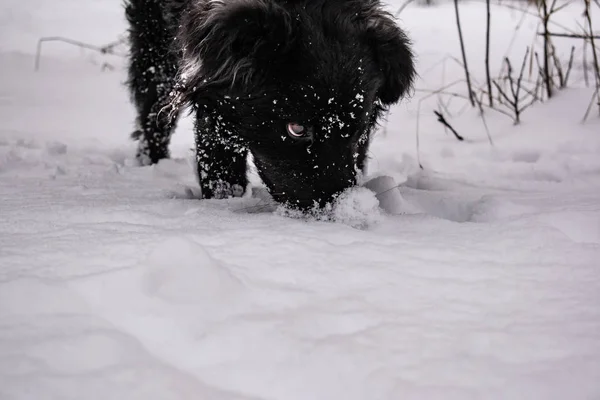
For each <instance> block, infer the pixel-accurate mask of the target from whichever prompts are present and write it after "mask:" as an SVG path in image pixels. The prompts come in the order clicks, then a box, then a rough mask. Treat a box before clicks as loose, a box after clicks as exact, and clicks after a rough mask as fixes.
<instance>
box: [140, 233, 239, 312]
mask: <svg viewBox="0 0 600 400" xmlns="http://www.w3.org/2000/svg"><path fill="white" fill-rule="evenodd" d="M142 264H143V265H144V266H147V268H148V270H147V272H146V275H145V279H144V286H145V289H146V293H147V294H148V295H150V296H156V297H158V298H161V299H162V300H165V301H168V302H171V303H190V302H195V301H204V300H205V298H215V297H218V296H220V295H223V294H224V293H228V292H230V293H236V292H239V291H240V290H241V288H240V286H241V283H240V281H239V280H238V279H237V278H236V277H235V276H234V275H232V274H231V273H230V272H229V271H228V269H227V268H226V267H225V266H224V265H221V263H219V262H218V261H216V260H215V259H213V258H212V257H211V256H210V255H209V254H208V253H207V252H206V250H205V249H204V247H202V246H201V245H199V244H197V243H195V242H193V241H191V240H187V239H184V238H172V239H169V240H167V241H165V242H164V243H161V244H160V245H159V246H157V247H156V248H155V249H154V250H153V251H152V252H151V253H150V255H149V256H148V258H147V259H146V260H145V261H144V262H143V263H142Z"/></svg>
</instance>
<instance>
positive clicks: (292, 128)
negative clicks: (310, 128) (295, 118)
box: [287, 122, 306, 138]
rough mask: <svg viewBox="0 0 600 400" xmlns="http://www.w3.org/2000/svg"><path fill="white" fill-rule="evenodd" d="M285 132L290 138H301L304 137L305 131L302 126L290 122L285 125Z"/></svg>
mask: <svg viewBox="0 0 600 400" xmlns="http://www.w3.org/2000/svg"><path fill="white" fill-rule="evenodd" d="M287 131H288V133H289V134H290V136H291V137H294V138H301V137H303V136H304V135H305V133H306V129H304V127H303V126H302V125H299V124H296V123H294V122H290V123H289V124H287Z"/></svg>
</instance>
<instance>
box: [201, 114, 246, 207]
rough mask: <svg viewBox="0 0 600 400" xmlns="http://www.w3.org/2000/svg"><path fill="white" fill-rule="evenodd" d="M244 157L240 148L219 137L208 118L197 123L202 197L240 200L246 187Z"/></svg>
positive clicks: (220, 134)
mask: <svg viewBox="0 0 600 400" xmlns="http://www.w3.org/2000/svg"><path fill="white" fill-rule="evenodd" d="M247 154H248V150H247V148H246V147H245V146H244V145H243V144H241V143H240V142H239V141H237V140H235V139H233V138H231V137H227V135H225V134H223V133H222V132H221V131H220V129H219V127H218V126H217V125H216V124H213V123H211V119H210V118H203V119H202V120H200V119H199V122H197V126H196V160H197V163H198V180H199V182H200V188H201V189H202V197H203V198H205V199H212V198H215V199H223V198H229V197H241V196H243V194H244V192H245V190H246V185H247V184H248V177H247V175H246V158H247Z"/></svg>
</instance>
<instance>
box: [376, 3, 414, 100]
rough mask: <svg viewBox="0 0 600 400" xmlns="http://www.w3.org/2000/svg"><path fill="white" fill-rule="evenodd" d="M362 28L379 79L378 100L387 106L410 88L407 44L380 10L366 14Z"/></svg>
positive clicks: (411, 63) (410, 58) (411, 70)
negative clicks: (380, 83) (380, 80)
mask: <svg viewBox="0 0 600 400" xmlns="http://www.w3.org/2000/svg"><path fill="white" fill-rule="evenodd" d="M365 29H366V37H367V41H368V43H369V45H370V46H371V49H372V51H373V53H374V57H375V62H376V63H377V65H378V67H379V70H380V71H381V76H382V79H383V82H382V85H381V87H380V88H379V92H378V97H379V99H380V100H381V102H382V103H383V104H384V105H391V104H393V103H396V102H397V101H398V100H400V98H401V97H403V96H404V95H405V94H406V93H407V92H408V90H410V89H411V88H412V85H413V81H414V78H415V68H414V60H413V59H414V56H413V53H412V50H411V48H410V41H409V39H408V37H407V36H406V34H405V33H404V32H403V31H402V30H401V29H400V28H399V27H398V26H397V25H396V23H395V22H394V20H393V19H392V17H391V15H389V14H387V13H384V12H382V11H379V12H376V13H374V14H371V15H370V17H369V18H368V19H367V21H366V28H365Z"/></svg>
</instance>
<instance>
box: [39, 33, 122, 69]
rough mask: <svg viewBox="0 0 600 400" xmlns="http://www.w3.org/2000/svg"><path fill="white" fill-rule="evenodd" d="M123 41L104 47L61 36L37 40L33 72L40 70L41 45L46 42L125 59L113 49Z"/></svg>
mask: <svg viewBox="0 0 600 400" xmlns="http://www.w3.org/2000/svg"><path fill="white" fill-rule="evenodd" d="M123 41H124V39H119V40H117V41H114V42H111V43H109V44H107V45H104V46H96V45H93V44H89V43H84V42H80V41H78V40H73V39H69V38H65V37H61V36H50V37H43V38H41V39H40V40H38V43H37V49H36V53H35V70H36V71H38V70H39V69H40V58H41V56H42V45H43V44H44V43H46V42H63V43H67V44H70V45H73V46H77V47H81V48H83V49H88V50H93V51H97V52H99V53H102V54H110V55H114V56H119V57H125V56H126V55H125V54H122V53H118V52H116V51H115V48H116V47H117V46H118V45H119V44H121V43H123Z"/></svg>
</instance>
